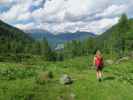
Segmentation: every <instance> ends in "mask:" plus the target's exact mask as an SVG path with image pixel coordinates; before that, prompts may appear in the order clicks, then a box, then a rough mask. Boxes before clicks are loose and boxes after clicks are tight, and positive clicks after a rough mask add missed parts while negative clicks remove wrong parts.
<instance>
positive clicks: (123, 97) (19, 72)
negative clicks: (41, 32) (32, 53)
mask: <svg viewBox="0 0 133 100" xmlns="http://www.w3.org/2000/svg"><path fill="white" fill-rule="evenodd" d="M91 58H92V57H79V58H75V59H70V60H67V61H64V62H53V63H50V62H44V63H35V62H34V64H28V63H23V64H17V63H0V100H60V98H63V100H133V96H132V93H133V67H132V65H133V61H132V60H130V61H126V62H122V63H120V64H114V65H110V66H106V67H105V68H104V78H103V80H102V82H98V81H97V80H96V75H95V69H91V68H90V67H92V66H91ZM31 69H32V70H31ZM10 71H11V72H10ZM12 71H13V72H14V73H13V72H12ZM45 71H52V72H53V76H54V77H53V79H51V80H48V81H46V82H45V83H44V84H38V83H37V82H36V77H37V75H38V74H40V73H41V72H45ZM5 72H8V74H9V75H5V76H4V74H3V73H5ZM12 73H13V74H12ZM15 73H16V74H15ZM63 74H69V75H70V76H71V77H72V79H73V80H74V82H73V84H71V85H62V84H60V83H59V78H60V77H61V76H62V75H63ZM12 76H13V77H15V78H10V77H12ZM23 76H24V77H23ZM72 96H73V97H74V98H72Z"/></svg>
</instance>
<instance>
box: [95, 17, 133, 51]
mask: <svg viewBox="0 0 133 100" xmlns="http://www.w3.org/2000/svg"><path fill="white" fill-rule="evenodd" d="M96 39H97V44H96V45H97V46H98V48H100V49H104V51H107V52H114V51H116V52H117V53H123V52H127V51H129V50H133V19H128V18H127V16H126V15H122V16H121V18H120V20H119V22H118V23H117V24H115V25H114V26H112V27H111V28H110V29H108V30H107V31H106V32H104V33H103V34H102V35H100V36H98V37H97V38H96Z"/></svg>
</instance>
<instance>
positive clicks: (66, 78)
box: [60, 74, 73, 85]
mask: <svg viewBox="0 0 133 100" xmlns="http://www.w3.org/2000/svg"><path fill="white" fill-rule="evenodd" d="M72 82H73V81H72V79H71V77H70V76H68V75H66V74H65V75H63V76H61V78H60V83H61V84H64V85H66V84H71V83H72Z"/></svg>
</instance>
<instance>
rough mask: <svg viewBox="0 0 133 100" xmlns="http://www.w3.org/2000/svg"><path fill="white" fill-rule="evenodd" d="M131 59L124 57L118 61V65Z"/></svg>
mask: <svg viewBox="0 0 133 100" xmlns="http://www.w3.org/2000/svg"><path fill="white" fill-rule="evenodd" d="M129 59H130V58H129V57H122V58H121V59H119V60H117V61H116V64H119V63H120V62H123V61H127V60H129Z"/></svg>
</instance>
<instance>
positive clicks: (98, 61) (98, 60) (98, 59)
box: [93, 50, 103, 81]
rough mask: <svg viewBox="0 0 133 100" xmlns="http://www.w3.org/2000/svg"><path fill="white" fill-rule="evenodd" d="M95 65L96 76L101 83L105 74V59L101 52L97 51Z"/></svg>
mask: <svg viewBox="0 0 133 100" xmlns="http://www.w3.org/2000/svg"><path fill="white" fill-rule="evenodd" d="M93 64H94V65H95V66H96V76H97V79H98V81H101V79H102V76H103V73H102V69H103V57H102V54H101V52H100V51H99V50H97V51H96V54H95V56H94V59H93Z"/></svg>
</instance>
